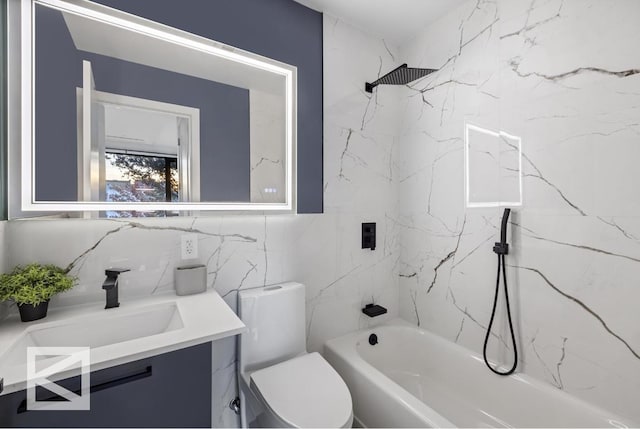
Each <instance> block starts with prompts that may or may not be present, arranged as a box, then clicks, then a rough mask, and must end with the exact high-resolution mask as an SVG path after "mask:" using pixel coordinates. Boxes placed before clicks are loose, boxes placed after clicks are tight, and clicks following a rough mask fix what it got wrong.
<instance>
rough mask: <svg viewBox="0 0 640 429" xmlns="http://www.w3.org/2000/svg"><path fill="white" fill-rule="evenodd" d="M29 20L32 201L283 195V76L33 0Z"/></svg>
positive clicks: (257, 199) (251, 199)
mask: <svg viewBox="0 0 640 429" xmlns="http://www.w3.org/2000/svg"><path fill="white" fill-rule="evenodd" d="M34 29H35V31H34V50H35V51H34V73H35V85H34V104H35V109H34V114H35V121H34V132H35V138H34V148H33V157H34V172H33V176H34V177H33V179H34V191H35V201H36V202H74V201H77V202H106V203H114V204H116V203H120V204H121V203H171V202H173V203H176V202H188V203H194V202H206V203H285V202H287V201H286V198H287V191H288V189H287V186H288V179H289V178H288V177H287V175H288V170H287V164H288V161H289V160H288V159H287V155H288V152H287V146H286V143H287V117H286V113H287V104H286V102H287V100H286V95H287V88H286V79H285V77H284V76H283V75H279V74H277V73H274V72H272V71H269V70H265V69H262V68H260V67H256V66H252V65H247V64H242V63H241V62H238V61H230V60H228V59H224V58H220V57H216V56H214V55H211V54H209V53H206V52H202V51H199V50H197V49H193V48H191V47H185V46H182V45H180V44H179V43H174V42H172V41H169V40H166V39H163V38H161V37H151V36H149V35H148V34H143V33H141V32H138V31H133V30H132V29H128V28H126V26H121V25H116V23H110V22H107V21H105V20H99V19H95V18H92V17H88V16H84V15H81V14H77V13H73V12H70V11H67V10H57V9H55V8H52V7H50V6H48V5H43V4H37V5H36V7H35V11H34ZM102 213H103V215H104V216H107V217H123V216H167V215H172V214H177V211H173V212H172V211H168V210H161V211H153V212H139V211H122V210H106V211H103V212H102Z"/></svg>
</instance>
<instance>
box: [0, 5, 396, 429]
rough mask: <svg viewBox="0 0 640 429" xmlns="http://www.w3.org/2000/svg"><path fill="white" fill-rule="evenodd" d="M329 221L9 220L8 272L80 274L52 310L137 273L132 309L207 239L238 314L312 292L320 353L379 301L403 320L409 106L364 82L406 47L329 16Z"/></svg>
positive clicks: (217, 388) (226, 366)
mask: <svg viewBox="0 0 640 429" xmlns="http://www.w3.org/2000/svg"><path fill="white" fill-rule="evenodd" d="M324 26H325V41H324V46H325V50H326V52H325V58H324V67H325V72H324V73H325V74H324V76H325V91H326V93H325V101H324V103H325V127H324V164H325V167H324V168H325V170H324V179H325V194H324V204H325V212H324V214H318V215H297V216H293V215H270V216H262V215H247V216H232V215H223V216H203V217H195V218H178V219H175V218H174V219H164V220H138V219H133V220H71V219H66V220H24V221H10V222H8V223H6V224H4V228H5V230H6V231H5V240H3V243H8V246H9V252H8V253H7V255H6V256H7V257H6V263H7V266H8V267H12V266H14V265H16V264H24V263H28V262H32V261H38V262H43V263H54V264H57V265H60V266H63V267H69V268H70V272H71V273H72V274H74V275H76V276H78V277H79V284H78V286H77V287H76V288H75V289H74V290H72V291H69V292H67V293H65V294H63V295H60V296H58V297H57V298H56V299H54V300H53V301H52V306H64V305H73V304H78V303H84V302H88V301H101V300H104V299H105V298H104V291H102V289H101V284H102V282H103V281H104V269H105V268H107V267H111V266H119V267H128V268H131V269H132V271H131V272H130V273H127V274H126V275H124V276H123V277H122V279H121V282H120V301H121V302H122V303H123V304H124V303H126V301H127V300H128V299H134V298H140V297H144V296H148V295H152V294H157V293H163V292H167V291H170V290H171V289H172V282H173V270H174V268H175V267H176V266H179V265H181V264H184V263H191V261H182V260H181V259H180V258H181V257H180V237H181V235H182V234H184V233H192V232H194V233H197V234H198V246H199V255H200V256H201V258H200V261H201V262H202V263H205V264H206V265H207V267H208V273H209V275H208V282H209V287H211V288H215V289H216V290H217V291H218V292H219V293H220V294H221V295H222V296H223V297H224V298H225V300H226V301H227V302H228V303H229V305H231V306H232V307H233V308H235V307H236V297H237V291H238V290H239V289H244V288H252V287H259V286H263V285H268V284H274V283H279V282H283V281H298V282H302V283H304V284H305V285H306V286H307V332H308V337H307V343H308V349H309V350H310V351H319V350H321V349H322V344H323V343H324V341H326V340H327V339H329V338H333V337H336V336H339V335H342V334H345V333H347V332H350V331H353V330H356V329H359V328H362V327H366V326H369V324H370V323H372V319H369V318H367V317H366V316H364V315H363V314H362V313H361V311H360V309H361V308H362V307H363V306H364V304H367V303H369V302H372V301H374V302H376V303H380V304H381V305H384V306H385V307H387V308H388V309H389V314H388V315H387V316H385V317H380V318H377V319H376V323H379V322H381V321H382V320H384V319H388V318H392V317H397V315H398V283H399V279H398V271H397V269H398V268H397V267H398V263H399V259H400V247H399V241H398V237H399V234H398V227H397V216H398V197H397V189H396V187H397V180H396V179H397V177H398V173H397V166H396V156H397V155H396V151H397V138H396V131H397V129H398V128H397V126H398V120H397V114H398V109H397V105H398V104H397V101H398V100H399V97H398V95H397V93H395V92H393V91H388V92H383V91H380V92H379V93H378V94H377V95H376V96H373V97H372V96H370V95H369V94H366V93H365V92H364V82H365V81H366V80H371V79H375V78H376V76H377V74H378V73H379V72H380V71H381V70H386V69H388V68H391V67H393V66H394V64H395V57H396V56H397V53H396V50H395V48H393V47H392V46H389V45H388V44H386V43H385V42H384V41H382V40H379V39H375V38H372V37H370V36H367V35H365V34H364V33H362V32H360V31H358V30H356V29H354V28H351V27H350V26H348V25H346V24H344V23H343V22H341V21H339V20H337V19H335V18H333V17H330V16H325V19H324ZM361 222H377V224H378V228H377V229H378V247H377V249H376V250H375V251H371V250H362V249H361V248H360V224H361ZM235 363H236V353H235V341H234V340H233V339H231V340H224V341H221V342H216V343H215V344H214V367H215V371H214V374H213V378H214V411H213V412H214V419H213V422H214V425H215V426H216V427H234V426H237V424H238V421H237V419H236V416H235V415H234V414H233V412H232V411H231V410H229V409H228V407H227V404H228V403H229V401H230V400H231V399H232V398H234V397H235V396H236V391H237V386H236V379H235V374H236V371H235Z"/></svg>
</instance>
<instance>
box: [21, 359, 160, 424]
mask: <svg viewBox="0 0 640 429" xmlns="http://www.w3.org/2000/svg"><path fill="white" fill-rule="evenodd" d="M151 375H153V368H152V366H151V365H148V366H146V367H145V368H142V369H138V370H136V371H133V372H131V373H129V374H128V375H125V376H121V377H117V378H114V379H113V380H108V381H104V382H101V383H96V384H94V385H91V387H90V389H89V392H91V393H95V392H99V391H101V390H106V389H111V388H113V387H116V386H121V385H123V384H127V383H131V382H133V381H136V380H141V379H143V378H148V377H151ZM72 392H73V393H75V394H76V395H79V394H80V393H81V389H75V390H72ZM56 398H60V396H58V395H56V394H55V393H52V392H51V393H50V394H49V395H47V396H46V397H45V398H43V399H41V400H42V401H52V400H54V401H55V400H56ZM60 399H61V398H60ZM27 411H29V410H27V400H26V399H24V400H23V401H22V402H20V405H19V406H18V414H22V413H26V412H27Z"/></svg>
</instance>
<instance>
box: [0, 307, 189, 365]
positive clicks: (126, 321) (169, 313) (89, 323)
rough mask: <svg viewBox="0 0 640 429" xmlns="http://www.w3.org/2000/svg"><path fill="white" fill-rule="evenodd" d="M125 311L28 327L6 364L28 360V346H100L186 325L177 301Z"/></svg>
mask: <svg viewBox="0 0 640 429" xmlns="http://www.w3.org/2000/svg"><path fill="white" fill-rule="evenodd" d="M121 311H122V310H105V313H104V314H100V315H96V316H93V317H83V318H78V319H76V320H70V321H69V322H63V323H59V324H54V325H47V324H44V325H43V326H41V327H40V326H35V327H34V328H33V329H28V330H27V331H26V332H25V333H24V334H23V335H22V336H21V337H20V338H19V339H18V340H17V341H16V342H15V343H14V344H13V346H11V347H10V349H9V351H8V353H7V354H6V355H5V356H3V357H2V358H1V360H2V364H4V365H9V366H13V365H21V364H24V363H25V362H26V355H27V348H28V347H91V348H98V347H103V346H108V345H112V344H117V343H122V342H125V341H130V340H135V339H141V338H144V337H150V336H152V335H157V334H162V333H165V332H169V331H174V330H177V329H182V328H183V327H184V324H183V322H182V317H181V315H180V311H179V309H178V306H177V305H176V304H175V303H165V304H158V305H154V306H149V307H145V308H141V309H138V310H137V311H135V312H128V313H122V312H121Z"/></svg>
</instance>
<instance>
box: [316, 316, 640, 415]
mask: <svg viewBox="0 0 640 429" xmlns="http://www.w3.org/2000/svg"><path fill="white" fill-rule="evenodd" d="M384 327H391V328H394V327H396V328H407V329H412V330H416V331H419V334H420V335H424V336H426V337H427V338H429V340H430V341H435V342H436V344H438V345H442V346H444V347H448V348H450V349H459V351H460V352H463V353H464V354H465V355H466V356H468V357H469V358H472V359H474V360H476V361H478V362H482V357H481V356H480V355H479V354H477V353H476V352H474V351H473V350H471V349H468V348H466V347H464V346H462V345H460V344H457V343H454V342H452V341H450V340H448V339H447V338H444V337H441V336H440V335H438V334H436V333H434V332H431V331H429V330H427V329H425V328H422V327H420V326H416V325H415V324H413V323H411V322H408V321H406V320H404V319H401V318H394V319H391V320H388V321H385V322H383V323H381V324H379V325H376V326H372V327H368V328H364V329H359V330H357V331H353V332H350V333H348V334H345V335H342V336H340V337H337V338H333V339H330V340H328V341H326V342H325V344H324V349H325V353H326V351H327V350H330V351H331V353H333V354H335V355H337V356H338V357H339V358H340V359H343V360H344V361H345V362H346V363H347V364H348V365H349V366H350V367H351V368H352V369H353V370H355V371H356V372H358V373H359V374H360V375H361V376H363V377H367V378H369V379H370V380H371V382H372V383H373V384H374V385H376V386H377V387H380V388H384V389H386V390H387V391H391V392H393V393H398V394H399V395H398V397H400V398H402V399H403V403H404V404H405V405H406V406H408V407H409V408H410V409H411V411H412V412H414V413H416V414H419V415H421V416H424V415H425V414H424V413H423V412H421V411H419V410H423V411H426V412H427V413H428V415H431V416H438V417H437V418H436V419H435V420H437V422H436V421H434V422H433V426H431V427H456V425H455V424H454V423H452V422H450V421H449V420H448V419H447V418H446V417H444V416H442V415H441V414H440V413H439V412H437V411H436V410H434V409H432V408H431V407H430V406H429V405H427V404H426V403H424V402H422V401H421V400H420V399H418V398H417V397H416V396H414V395H413V394H412V393H411V392H409V391H408V390H406V389H405V388H404V387H402V386H401V385H400V384H398V383H396V382H395V381H393V380H392V379H391V378H389V377H388V376H387V375H385V374H384V373H383V372H382V371H380V370H378V369H377V368H376V367H374V366H373V365H372V364H370V363H369V362H368V361H366V360H365V359H364V357H362V356H361V355H360V353H359V352H358V350H357V342H358V340H359V339H362V337H365V336H368V335H370V334H374V333H376V330H379V329H380V328H384ZM490 363H492V364H495V363H494V362H492V361H491V360H490ZM509 377H510V378H512V379H514V380H517V381H519V382H521V383H524V384H528V385H531V386H532V387H534V388H542V389H545V390H548V392H549V393H550V394H552V395H560V396H563V397H564V399H565V400H569V401H571V402H574V403H575V404H577V405H581V406H584V407H586V408H588V409H590V410H591V411H593V412H594V414H597V415H599V416H600V417H601V418H602V422H608V423H609V425H610V426H601V427H613V428H616V427H622V428H636V427H640V424H637V423H636V422H634V421H633V420H632V419H630V418H627V417H624V416H621V415H618V414H615V413H614V412H612V411H608V410H606V409H604V408H602V407H601V406H599V405H596V404H593V403H590V402H588V401H586V400H584V399H582V398H579V397H576V396H575V395H572V394H571V393H569V392H567V391H564V390H560V389H557V388H555V387H554V386H553V385H551V384H549V383H548V382H546V381H544V380H540V379H538V378H536V377H533V376H531V375H528V374H525V373H522V372H516V373H515V374H512V375H510V376H509ZM352 396H353V394H352ZM407 398H409V400H407ZM356 418H357V419H358V421H359V422H360V421H361V419H360V417H359V416H357V415H356V414H355V411H354V420H355V419H356ZM430 424H431V423H430Z"/></svg>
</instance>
